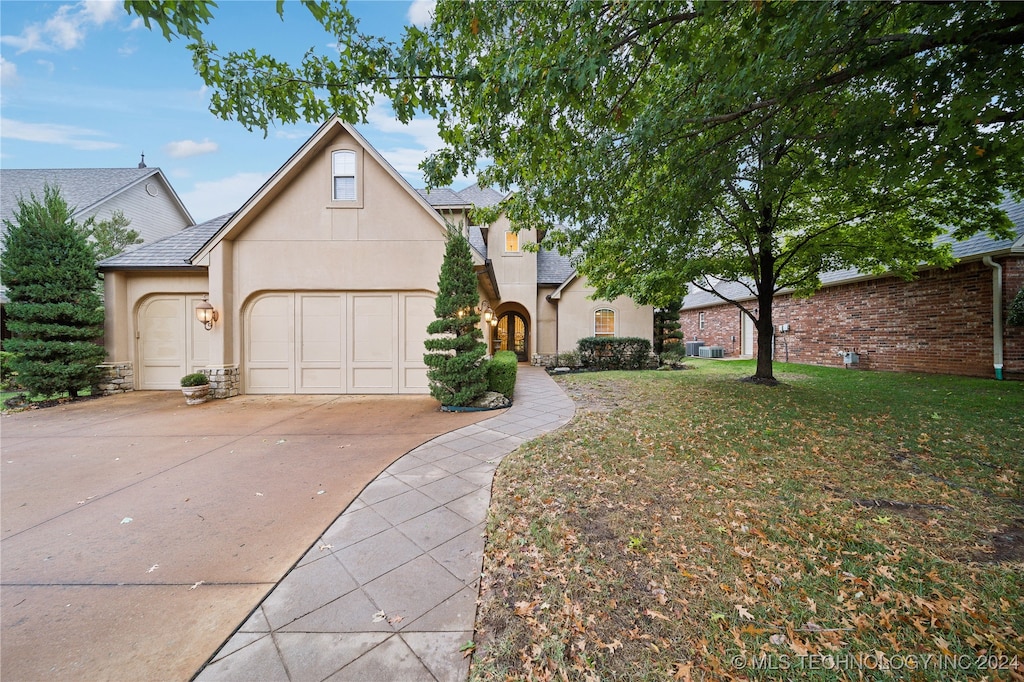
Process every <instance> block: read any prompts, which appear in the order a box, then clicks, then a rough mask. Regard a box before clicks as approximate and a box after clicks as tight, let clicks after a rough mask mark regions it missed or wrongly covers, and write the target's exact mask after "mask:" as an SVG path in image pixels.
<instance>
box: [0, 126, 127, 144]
mask: <svg viewBox="0 0 1024 682" xmlns="http://www.w3.org/2000/svg"><path fill="white" fill-rule="evenodd" d="M105 135H106V133H103V132H100V131H98V130H90V129H88V128H79V127H78V126H69V125H62V124H60V123H26V122H25V121H16V120H14V119H11V118H5V119H0V137H4V138H7V139H11V140H21V141H23V142H42V143H44V144H62V145H66V146H68V147H70V148H71V149H75V150H78V151H86V152H92V151H102V150H106V149H117V148H118V147H120V146H121V145H119V144H118V143H116V142H108V141H106V140H102V139H92V138H97V137H100V138H102V137H104V136H105Z"/></svg>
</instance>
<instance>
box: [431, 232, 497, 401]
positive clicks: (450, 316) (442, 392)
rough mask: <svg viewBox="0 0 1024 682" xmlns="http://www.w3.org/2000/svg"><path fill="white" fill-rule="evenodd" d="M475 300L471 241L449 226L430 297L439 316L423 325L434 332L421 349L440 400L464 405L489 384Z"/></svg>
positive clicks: (433, 392) (432, 388)
mask: <svg viewBox="0 0 1024 682" xmlns="http://www.w3.org/2000/svg"><path fill="white" fill-rule="evenodd" d="M477 303H478V296H477V291H476V273H475V272H474V270H473V256H472V254H471V253H470V250H469V241H468V240H467V239H466V237H465V235H463V234H462V232H461V231H460V230H459V229H458V228H456V227H453V226H449V228H448V245H447V247H446V248H445V254H444V262H443V263H442V264H441V276H440V278H439V279H438V282H437V299H436V300H435V302H434V315H436V316H437V319H436V320H434V321H433V322H431V323H430V324H429V325H428V326H427V332H428V333H429V334H431V335H432V336H431V337H430V338H428V339H427V340H426V341H425V342H424V345H425V346H426V348H427V351H428V352H427V353H425V354H424V355H423V362H425V363H426V365H427V367H428V368H429V369H428V370H427V378H429V379H430V394H431V395H432V396H434V397H435V398H437V399H438V400H440V401H441V404H442V405H450V406H455V407H464V406H466V405H468V404H469V403H471V402H473V400H474V399H475V398H477V397H478V396H479V395H480V394H482V393H483V392H484V391H486V390H487V365H486V363H485V362H484V361H483V358H484V355H485V354H486V353H487V344H485V343H484V342H483V341H482V339H483V332H481V331H480V327H479V323H480V315H479V314H478V313H477V310H476V307H477Z"/></svg>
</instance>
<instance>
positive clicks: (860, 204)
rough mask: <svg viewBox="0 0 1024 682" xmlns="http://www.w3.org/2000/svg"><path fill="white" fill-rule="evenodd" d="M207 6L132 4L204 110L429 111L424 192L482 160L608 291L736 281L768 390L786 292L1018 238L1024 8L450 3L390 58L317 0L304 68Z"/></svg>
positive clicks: (390, 48) (666, 292) (657, 299)
mask: <svg viewBox="0 0 1024 682" xmlns="http://www.w3.org/2000/svg"><path fill="white" fill-rule="evenodd" d="M211 5H212V3H189V4H178V3H164V2H142V1H138V2H132V1H129V2H126V6H127V7H128V8H129V10H130V11H132V12H134V13H136V14H138V15H140V16H142V17H143V18H145V19H147V20H148V21H150V22H154V23H155V24H156V25H158V26H159V27H160V28H161V29H162V30H163V31H164V33H165V35H169V34H170V33H172V32H174V33H178V34H180V35H183V36H185V37H187V39H188V40H189V41H190V48H191V49H192V51H193V55H194V61H195V64H196V69H197V72H198V73H199V74H200V75H201V76H202V77H203V78H204V80H205V81H206V83H207V84H208V85H209V86H210V87H211V88H212V90H213V93H214V94H213V96H212V100H211V109H212V110H213V111H214V112H215V113H217V114H219V115H221V116H223V117H225V118H233V119H236V120H238V121H239V122H240V123H242V124H243V125H245V126H247V127H249V128H250V129H263V130H266V128H267V126H268V125H269V124H270V122H272V121H274V120H282V121H296V120H300V119H306V120H314V121H317V120H322V119H324V118H326V117H327V116H328V115H330V114H333V113H337V114H339V115H341V116H342V117H343V118H345V119H347V120H352V121H359V120H362V119H364V118H365V114H366V112H367V110H368V107H369V105H370V103H371V102H372V99H373V96H374V94H375V93H376V94H380V95H383V96H385V97H387V98H389V99H390V101H391V104H392V106H393V108H394V111H395V113H396V115H397V116H398V117H399V118H400V119H402V120H409V119H410V118H411V117H412V116H413V115H415V114H416V113H417V112H418V111H426V112H428V113H430V114H431V115H433V116H435V117H436V118H437V119H438V121H439V126H440V130H441V135H442V138H443V139H444V140H445V142H446V143H447V145H448V147H447V148H446V149H444V150H442V151H440V152H439V153H437V154H435V155H434V156H433V157H432V158H431V159H430V160H429V161H428V162H427V164H426V165H425V170H426V171H427V173H428V177H429V178H430V180H431V182H432V183H434V184H446V183H447V182H449V181H450V180H451V178H453V177H454V176H455V175H456V174H457V173H459V172H472V171H473V170H475V169H476V167H477V163H478V162H479V160H480V159H482V158H485V159H489V160H490V162H491V165H489V166H488V168H487V169H486V170H485V171H484V172H483V173H482V174H481V181H482V182H483V183H484V184H487V183H495V184H497V185H499V186H502V187H505V188H509V187H516V188H517V189H518V191H517V192H516V193H515V194H514V195H513V197H512V198H511V199H510V200H509V201H508V203H507V206H506V209H507V211H508V213H509V215H510V216H511V217H512V219H513V220H514V221H515V224H517V225H519V226H548V227H551V226H554V225H555V224H558V223H561V224H568V225H572V226H573V227H572V229H571V230H563V231H558V230H549V231H548V234H549V235H550V239H551V240H552V241H553V242H555V243H557V244H558V245H559V246H560V247H562V248H564V249H567V250H569V249H577V248H578V249H581V250H582V253H583V254H584V257H583V260H582V261H581V262H580V264H579V265H580V270H581V272H582V273H583V274H585V275H587V276H588V277H589V278H590V280H591V282H592V283H593V284H595V285H596V286H597V294H598V295H601V296H605V297H612V296H615V295H618V294H628V295H631V296H633V297H634V298H636V299H637V300H639V301H641V302H647V303H652V304H655V305H660V304H664V303H667V302H668V301H670V300H672V299H677V298H678V297H679V296H680V294H681V293H682V292H683V289H684V288H685V287H686V286H687V283H692V286H696V287H698V288H704V289H707V290H708V291H711V292H713V293H717V292H718V288H717V287H716V286H714V285H715V284H716V283H717V282H720V281H722V280H725V281H735V282H738V283H740V284H741V285H743V286H745V287H747V288H748V289H749V292H750V294H751V295H752V296H753V300H754V303H752V304H743V303H741V302H740V301H738V300H737V301H733V302H734V303H735V304H736V305H737V306H739V307H740V308H741V309H743V310H744V313H745V314H747V315H749V316H750V317H751V318H752V319H753V321H754V323H755V325H756V327H757V329H758V332H759V333H758V353H757V357H758V363H757V370H756V374H755V378H756V379H758V380H760V381H765V382H771V381H773V376H772V363H771V356H772V354H771V351H772V347H771V344H772V329H773V322H772V314H771V313H772V305H773V301H774V297H775V295H776V294H777V293H778V292H779V291H781V290H783V289H792V290H794V291H796V292H797V293H800V294H809V293H812V292H813V291H814V290H815V289H816V288H817V287H818V286H819V285H820V282H819V274H820V273H821V272H823V271H825V270H827V269H831V268H840V267H857V268H861V269H864V270H869V271H880V270H892V271H895V272H897V273H901V274H904V275H906V276H911V275H912V274H913V272H914V271H915V270H916V268H917V267H919V265H920V264H921V263H923V262H926V263H936V264H940V265H945V264H949V263H950V262H951V257H950V252H949V249H948V247H946V248H943V247H939V246H936V245H935V237H936V236H937V235H938V234H939V233H940V232H941V231H942V230H943V229H945V228H948V229H951V230H952V231H953V233H954V235H955V236H956V237H960V238H963V237H966V236H968V235H970V234H974V233H976V232H978V231H980V230H989V231H991V232H993V233H1000V232H1002V233H1003V234H1006V230H1007V229H1008V220H1007V218H1006V216H1005V215H1004V214H1002V213H1001V212H1000V211H999V210H998V209H997V208H996V207H997V204H998V203H999V201H1000V200H1001V199H1002V198H1003V196H1004V192H1005V191H1011V192H1013V193H1015V194H1017V195H1019V194H1020V192H1021V191H1022V189H1024V181H1022V178H1024V173H1022V166H1024V161H1022V159H1024V134H1022V132H1024V131H1022V124H1021V120H1022V117H1024V113H1022V109H1021V103H1022V102H1021V100H1022V98H1024V87H1022V76H1021V74H1022V73H1024V48H1022V45H1024V6H1022V5H1019V4H1014V3H898V4H897V3H891V2H862V3H843V2H831V3H793V2H762V1H755V2H731V3H720V2H696V3H689V2H686V3H678V2H657V3H653V2H629V1H624V2H609V3H599V2H594V3H581V2H570V1H565V2H532V3H521V2H512V1H510V0H489V1H488V2H446V1H444V0H442V1H441V2H439V3H438V4H437V7H436V10H435V18H434V21H433V23H432V24H431V25H430V26H429V27H428V28H426V29H420V28H416V27H411V28H409V29H407V31H406V33H405V34H404V36H403V38H402V39H401V40H400V41H397V42H394V43H391V42H388V41H386V40H383V39H380V38H375V37H372V36H364V35H361V34H360V33H359V32H358V26H357V22H356V21H355V20H354V19H353V17H352V16H351V14H350V13H349V12H348V10H347V8H346V6H345V5H344V4H340V5H329V4H327V3H313V2H306V3H303V5H304V6H305V7H306V8H307V9H308V10H309V11H310V12H311V13H312V15H313V16H314V17H315V18H316V19H317V20H318V21H320V22H321V23H322V25H323V26H324V27H325V29H326V30H327V31H328V32H329V33H331V34H332V36H333V37H334V39H335V40H336V44H337V45H338V52H337V53H336V54H327V55H324V54H317V52H316V51H315V50H310V51H309V52H308V53H307V54H306V56H305V57H304V58H303V59H302V61H301V62H300V63H296V64H286V63H282V62H280V61H278V60H276V59H274V58H273V57H272V56H271V55H261V54H259V53H257V52H256V51H254V50H253V51H246V52H241V53H227V54H222V53H220V52H219V51H218V50H217V48H216V46H215V45H213V44H210V43H209V42H207V41H206V40H205V39H204V37H203V29H204V24H205V22H207V21H209V20H210V19H211V18H212V13H211ZM278 10H279V11H283V6H282V5H281V4H280V3H279V5H278Z"/></svg>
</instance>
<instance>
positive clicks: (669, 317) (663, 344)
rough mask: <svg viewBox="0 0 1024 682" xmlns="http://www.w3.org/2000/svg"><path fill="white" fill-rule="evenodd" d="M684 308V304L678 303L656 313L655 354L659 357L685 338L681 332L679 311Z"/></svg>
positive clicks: (659, 309)
mask: <svg viewBox="0 0 1024 682" xmlns="http://www.w3.org/2000/svg"><path fill="white" fill-rule="evenodd" d="M682 307H683V305H682V302H681V301H676V302H675V303H672V304H670V305H667V306H665V307H663V308H658V309H657V310H655V311H654V352H655V353H657V354H658V355H661V354H662V353H663V352H665V350H666V348H668V347H669V346H671V344H673V343H678V342H679V340H680V339H682V338H683V333H682V332H681V331H679V327H680V326H681V325H680V324H679V311H680V309H681V308H682Z"/></svg>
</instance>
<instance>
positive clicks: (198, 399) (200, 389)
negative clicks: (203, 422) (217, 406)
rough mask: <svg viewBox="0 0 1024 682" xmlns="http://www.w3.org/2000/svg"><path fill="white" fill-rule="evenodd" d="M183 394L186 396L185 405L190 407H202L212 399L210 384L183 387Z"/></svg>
mask: <svg viewBox="0 0 1024 682" xmlns="http://www.w3.org/2000/svg"><path fill="white" fill-rule="evenodd" d="M181 392H182V393H183V394H185V403H186V404H188V405H201V404H202V403H205V402H206V401H207V400H209V399H210V384H203V385H202V386H182V387H181Z"/></svg>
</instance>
